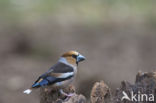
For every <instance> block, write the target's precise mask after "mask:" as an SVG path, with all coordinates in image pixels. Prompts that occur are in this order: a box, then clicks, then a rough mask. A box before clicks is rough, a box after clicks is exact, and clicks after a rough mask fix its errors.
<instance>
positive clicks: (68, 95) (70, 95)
mask: <svg viewBox="0 0 156 103" xmlns="http://www.w3.org/2000/svg"><path fill="white" fill-rule="evenodd" d="M60 93H61V94H63V95H65V96H67V97H72V96H73V95H75V93H69V94H67V93H65V92H64V91H63V90H62V89H60Z"/></svg>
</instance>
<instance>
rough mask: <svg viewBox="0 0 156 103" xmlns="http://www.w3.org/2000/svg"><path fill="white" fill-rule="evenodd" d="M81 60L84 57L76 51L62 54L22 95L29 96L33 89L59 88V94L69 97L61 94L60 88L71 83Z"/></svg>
mask: <svg viewBox="0 0 156 103" xmlns="http://www.w3.org/2000/svg"><path fill="white" fill-rule="evenodd" d="M83 60H85V57H84V56H82V55H81V54H80V53H78V52H76V51H69V52H66V53H64V54H63V55H62V56H61V57H60V59H59V60H58V62H57V63H56V64H55V65H53V66H52V67H51V68H50V69H49V70H48V71H47V72H46V73H44V74H42V75H41V76H40V77H39V78H38V79H37V80H36V81H35V83H34V84H33V85H32V86H31V88H30V89H27V90H25V91H23V93H25V94H30V93H31V92H32V90H33V89H35V88H39V87H49V86H50V87H56V88H59V89H60V92H61V94H63V95H66V96H70V95H68V94H66V93H65V92H63V90H62V88H64V87H66V86H67V85H69V84H70V83H71V82H72V81H73V79H74V77H75V75H76V73H77V66H78V63H79V62H81V61H83Z"/></svg>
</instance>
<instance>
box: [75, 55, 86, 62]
mask: <svg viewBox="0 0 156 103" xmlns="http://www.w3.org/2000/svg"><path fill="white" fill-rule="evenodd" d="M83 60H85V57H84V56H83V55H81V54H79V55H78V56H77V60H76V61H77V63H78V62H81V61H83Z"/></svg>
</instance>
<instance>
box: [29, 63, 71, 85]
mask: <svg viewBox="0 0 156 103" xmlns="http://www.w3.org/2000/svg"><path fill="white" fill-rule="evenodd" d="M73 76H74V69H73V68H72V67H71V66H68V65H66V64H63V63H57V64H55V65H54V66H53V67H51V68H50V69H49V70H48V72H46V73H44V74H43V75H41V76H40V77H39V78H38V79H37V80H36V81H35V83H34V84H33V85H32V87H33V88H35V87H40V86H46V85H49V84H54V83H57V82H61V81H64V80H68V79H70V78H72V77H73Z"/></svg>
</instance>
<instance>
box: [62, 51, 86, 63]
mask: <svg viewBox="0 0 156 103" xmlns="http://www.w3.org/2000/svg"><path fill="white" fill-rule="evenodd" d="M61 57H64V58H66V60H67V61H68V63H70V64H73V65H75V64H78V63H79V62H81V61H83V60H85V57H84V56H83V55H81V54H80V53H79V52H77V51H69V52H66V53H64V54H63V55H62V56H61Z"/></svg>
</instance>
